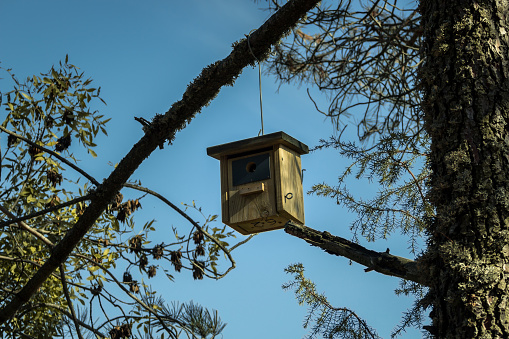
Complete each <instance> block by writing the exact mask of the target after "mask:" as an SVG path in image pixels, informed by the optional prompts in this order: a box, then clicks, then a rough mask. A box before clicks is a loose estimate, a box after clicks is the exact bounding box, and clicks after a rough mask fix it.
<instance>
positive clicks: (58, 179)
mask: <svg viewBox="0 0 509 339" xmlns="http://www.w3.org/2000/svg"><path fill="white" fill-rule="evenodd" d="M46 178H48V181H49V182H50V183H51V185H52V186H53V187H56V186H57V185H60V184H61V183H62V174H60V173H58V172H57V171H55V170H53V169H51V170H48V171H46Z"/></svg>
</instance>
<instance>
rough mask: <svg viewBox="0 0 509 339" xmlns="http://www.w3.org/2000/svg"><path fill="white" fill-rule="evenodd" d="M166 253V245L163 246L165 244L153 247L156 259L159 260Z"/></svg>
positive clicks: (153, 254)
mask: <svg viewBox="0 0 509 339" xmlns="http://www.w3.org/2000/svg"><path fill="white" fill-rule="evenodd" d="M163 255H164V247H163V244H159V245H156V246H155V247H154V248H153V249H152V257H153V258H154V259H155V260H159V259H161V258H162V257H163Z"/></svg>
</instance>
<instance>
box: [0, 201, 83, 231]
mask: <svg viewBox="0 0 509 339" xmlns="http://www.w3.org/2000/svg"><path fill="white" fill-rule="evenodd" d="M92 197H93V194H87V195H84V196H82V197H78V198H76V199H72V200H69V201H66V202H64V203H61V204H59V205H57V206H53V207H48V208H46V209H45V210H42V211H37V212H34V213H32V214H29V215H25V216H22V217H15V216H14V215H13V214H12V213H10V212H9V211H8V210H6V209H5V208H4V207H3V206H0V211H2V212H4V213H5V214H7V215H8V216H9V217H10V218H12V219H10V220H6V221H2V222H0V227H5V226H9V225H11V224H14V223H18V224H19V223H20V222H21V221H25V220H28V219H32V218H36V217H38V216H41V215H44V214H47V213H51V212H53V211H56V210H59V209H62V208H64V207H67V206H71V205H75V204H77V203H79V202H82V201H86V200H91V199H92Z"/></svg>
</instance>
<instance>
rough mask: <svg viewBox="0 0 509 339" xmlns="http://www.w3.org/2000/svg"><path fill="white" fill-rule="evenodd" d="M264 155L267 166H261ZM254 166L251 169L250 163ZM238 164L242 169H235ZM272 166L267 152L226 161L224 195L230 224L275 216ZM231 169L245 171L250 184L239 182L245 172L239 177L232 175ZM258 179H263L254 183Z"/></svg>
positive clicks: (235, 173) (233, 172)
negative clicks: (226, 180)
mask: <svg viewBox="0 0 509 339" xmlns="http://www.w3.org/2000/svg"><path fill="white" fill-rule="evenodd" d="M264 155H267V159H266V160H267V161H269V163H270V165H269V166H262V165H263V161H264V157H263V156H264ZM260 159H261V160H260ZM250 160H253V161H250ZM244 163H245V165H244ZM255 163H256V164H258V166H254V165H253V164H255ZM238 164H242V165H243V166H236V165H238ZM253 167H254V169H253ZM273 167H274V166H273V164H272V156H271V155H270V152H266V153H262V154H256V155H249V156H246V157H241V158H233V159H228V169H229V172H228V193H227V194H228V213H229V223H230V224H238V223H244V222H246V221H253V220H258V219H260V218H267V217H269V216H273V215H275V214H276V201H275V187H274V180H273V178H274V169H273ZM234 169H235V171H239V170H240V171H241V172H244V171H245V172H247V175H248V176H249V175H252V176H253V178H254V179H253V180H254V181H249V180H244V179H243V180H239V179H238V177H239V176H242V175H244V174H245V173H240V174H239V173H238V172H235V171H234ZM256 171H262V173H257V172H256ZM266 172H267V173H266ZM267 177H268V178H267ZM259 178H264V180H258V179H259ZM236 182H242V184H237V185H234V183H236Z"/></svg>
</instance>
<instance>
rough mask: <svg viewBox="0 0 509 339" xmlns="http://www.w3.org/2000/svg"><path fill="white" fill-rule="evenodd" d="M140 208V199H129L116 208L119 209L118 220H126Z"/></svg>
mask: <svg viewBox="0 0 509 339" xmlns="http://www.w3.org/2000/svg"><path fill="white" fill-rule="evenodd" d="M138 208H141V204H140V202H139V201H138V199H136V200H128V201H127V202H125V203H123V204H121V205H120V206H118V207H117V208H116V209H117V210H118V213H117V220H118V221H120V222H125V220H126V219H127V217H128V216H130V215H131V214H132V213H133V212H134V211H136V210H137V209H138Z"/></svg>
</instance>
